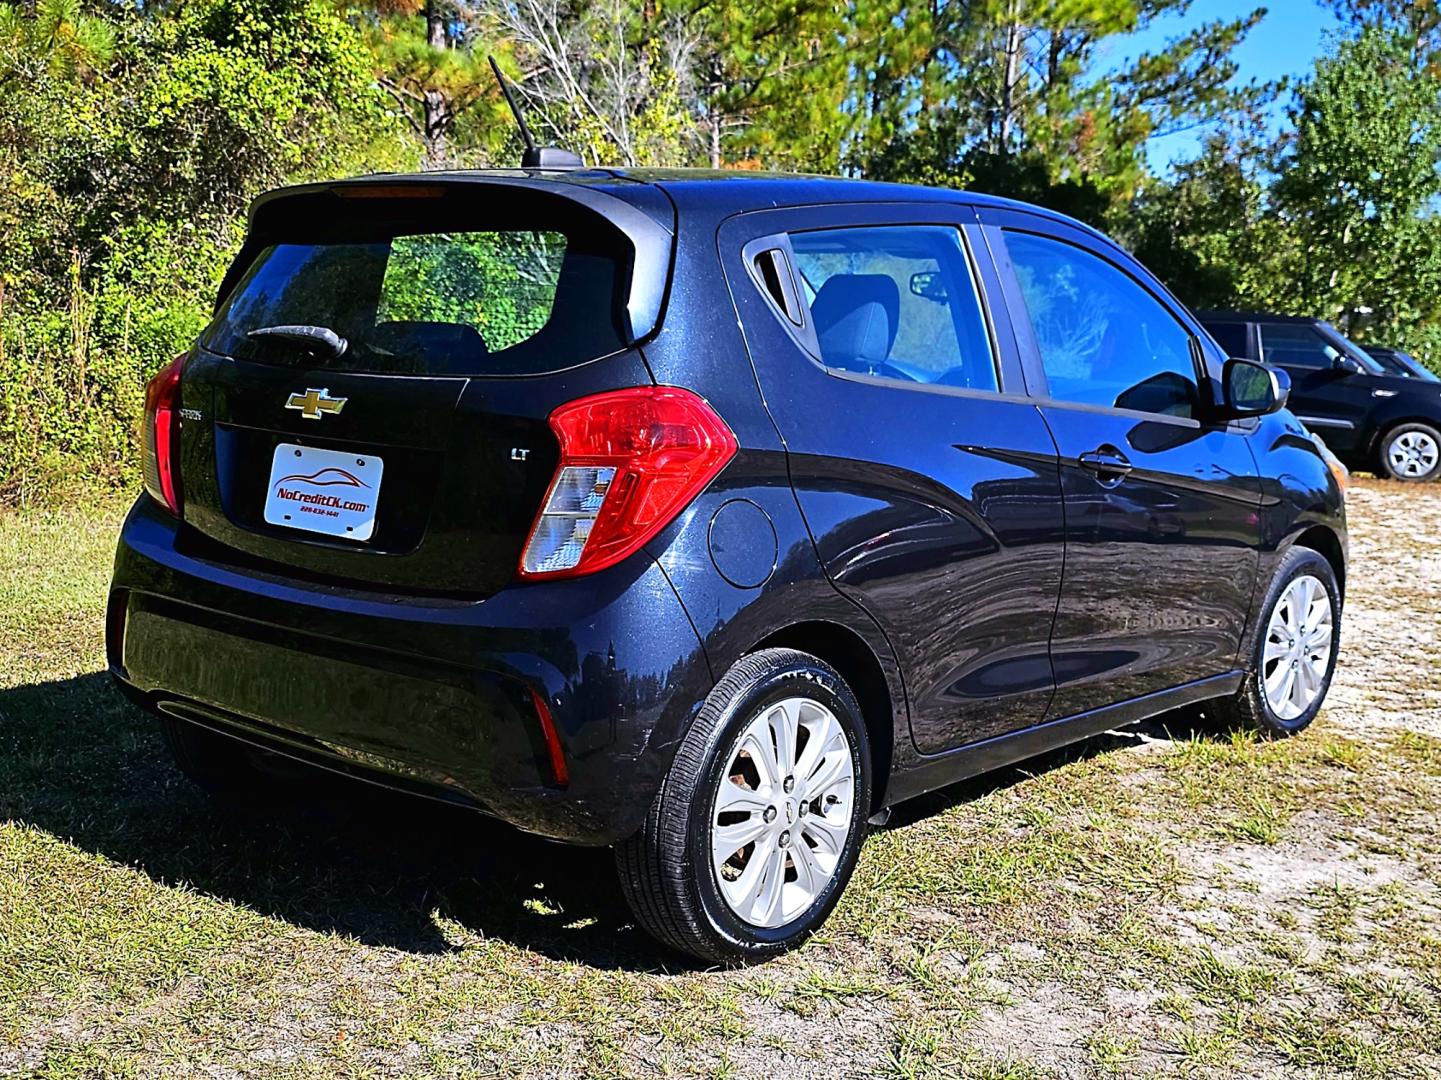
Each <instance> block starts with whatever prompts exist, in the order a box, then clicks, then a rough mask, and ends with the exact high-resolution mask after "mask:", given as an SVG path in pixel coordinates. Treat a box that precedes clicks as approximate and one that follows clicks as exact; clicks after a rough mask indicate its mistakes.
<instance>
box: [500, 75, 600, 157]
mask: <svg viewBox="0 0 1441 1080" xmlns="http://www.w3.org/2000/svg"><path fill="white" fill-rule="evenodd" d="M486 59H487V60H489V61H490V70H491V71H493V72H495V81H496V82H497V83H499V84H500V92H501V93H502V94H504V95H505V103H506V104H507V105H509V106H510V112H511V115H512V116H514V117H515V123H516V126H517V127H518V128H520V138H521V141H523V142H524V143H525V152H524V153H523V154H521V156H520V167H521V168H522V169H575V168H580V167H581V166H583V165H584V164H585V162H583V161H581V159H580V155H578V154H574V153H572V152H571V151H569V150H562V149H560V148H559V147H556V146H536V145H535V139H534V137H532V136H531V134H530V128H529V126H528V125H527V124H526V122H525V114H524V113H522V112H521V111H520V105H519V104H518V103H517V102H516V100H515V95H514V94H512V93H511V90H510V83H509V82H507V81H506V78H505V76H504V75H502V74H501V73H500V65H499V64H497V63H496V62H495V57H494V56H489V55H487V56H486Z"/></svg>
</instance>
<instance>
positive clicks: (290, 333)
mask: <svg viewBox="0 0 1441 1080" xmlns="http://www.w3.org/2000/svg"><path fill="white" fill-rule="evenodd" d="M245 336H246V337H250V338H259V339H261V340H265V339H267V338H275V339H277V340H280V341H292V342H294V343H295V344H297V345H303V346H305V347H306V348H307V349H309V350H310V351H311V352H313V353H315V354H316V355H317V356H326V357H329V358H330V359H332V360H338V359H339V358H340V357H342V356H344V355H345V349H346V346H347V345H349V342H347V341H346V340H345V339H344V338H343V337H341V336H340V335H339V334H337V333H336V332H335V331H334V330H332V329H330V327H328V326H262V327H260V328H259V329H258V330H251V331H250V332H249V333H247V334H246V335H245Z"/></svg>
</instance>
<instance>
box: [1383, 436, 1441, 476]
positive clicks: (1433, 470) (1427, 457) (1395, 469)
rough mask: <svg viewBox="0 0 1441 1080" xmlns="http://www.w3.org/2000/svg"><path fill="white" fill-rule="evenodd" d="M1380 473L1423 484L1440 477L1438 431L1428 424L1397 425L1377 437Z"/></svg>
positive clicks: (1440, 451) (1440, 450)
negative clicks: (1379, 446)
mask: <svg viewBox="0 0 1441 1080" xmlns="http://www.w3.org/2000/svg"><path fill="white" fill-rule="evenodd" d="M1379 457H1380V468H1379V470H1378V471H1379V472H1380V473H1381V475H1382V476H1388V477H1390V478H1391V479H1392V480H1406V481H1410V482H1413V483H1424V482H1425V481H1427V480H1435V479H1436V477H1437V476H1441V432H1438V431H1437V430H1436V429H1435V428H1433V427H1432V426H1431V425H1430V424H1400V425H1398V426H1397V427H1394V428H1392V429H1391V430H1390V431H1388V432H1386V434H1385V435H1384V436H1382V438H1381V448H1380V451H1379Z"/></svg>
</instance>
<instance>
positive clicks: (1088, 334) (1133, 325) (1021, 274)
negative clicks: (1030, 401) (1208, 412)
mask: <svg viewBox="0 0 1441 1080" xmlns="http://www.w3.org/2000/svg"><path fill="white" fill-rule="evenodd" d="M1006 247H1007V249H1008V250H1009V251H1010V254H1011V261H1012V263H1013V264H1014V265H1015V268H1016V276H1017V277H1018V278H1019V279H1020V283H1021V292H1022V294H1023V295H1024V297H1025V301H1026V307H1027V309H1028V310H1029V311H1030V315H1031V324H1032V326H1033V327H1034V329H1035V333H1036V344H1037V345H1038V347H1039V348H1040V351H1041V363H1042V365H1043V366H1044V367H1045V370H1046V380H1047V382H1049V383H1050V389H1051V396H1052V397H1053V398H1057V399H1060V400H1062V401H1076V402H1082V403H1084V404H1088V405H1106V406H1114V407H1116V408H1122V409H1139V410H1141V411H1143V412H1153V413H1165V414H1167V415H1170V416H1191V415H1193V414H1194V413H1195V409H1196V403H1197V401H1199V400H1200V395H1199V393H1198V392H1197V387H1196V367H1195V362H1194V361H1193V360H1192V358H1191V335H1190V333H1189V332H1188V331H1187V330H1186V328H1185V327H1184V326H1183V325H1182V324H1181V323H1180V322H1178V321H1177V320H1176V319H1175V317H1174V316H1172V315H1171V313H1170V312H1169V311H1167V310H1166V309H1165V308H1164V307H1163V306H1162V305H1161V303H1160V302H1159V301H1158V300H1156V298H1155V297H1153V296H1152V295H1151V294H1150V293H1148V292H1147V291H1146V290H1145V289H1143V288H1142V287H1141V286H1140V284H1139V283H1138V282H1136V281H1135V280H1134V279H1133V278H1131V277H1130V275H1128V274H1126V273H1124V272H1123V271H1121V270H1120V269H1118V268H1117V267H1115V266H1112V265H1111V264H1110V263H1108V262H1106V261H1105V260H1104V259H1101V258H1099V257H1098V256H1095V255H1092V254H1091V253H1090V252H1087V251H1083V250H1082V249H1081V248H1078V247H1074V246H1072V245H1071V244H1067V243H1064V242H1062V241H1060V240H1053V239H1050V238H1048V237H1043V236H1034V235H1031V234H1029V233H1008V234H1007V237H1006Z"/></svg>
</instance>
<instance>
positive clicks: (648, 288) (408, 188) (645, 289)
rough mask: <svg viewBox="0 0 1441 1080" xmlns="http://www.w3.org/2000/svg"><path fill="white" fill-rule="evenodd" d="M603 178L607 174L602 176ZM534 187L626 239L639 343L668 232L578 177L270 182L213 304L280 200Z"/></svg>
mask: <svg viewBox="0 0 1441 1080" xmlns="http://www.w3.org/2000/svg"><path fill="white" fill-rule="evenodd" d="M607 179H611V178H610V177H609V176H607ZM507 189H509V190H516V189H520V190H525V191H535V192H542V193H544V194H546V195H549V196H552V197H554V198H557V199H564V200H566V201H568V202H570V203H572V204H574V205H576V206H579V207H581V208H583V209H585V210H587V211H589V212H591V213H593V214H595V215H596V216H597V217H599V218H601V219H602V220H603V221H605V222H606V223H607V224H608V225H609V226H610V227H611V228H612V229H614V230H615V231H616V232H617V233H619V234H620V236H621V237H622V238H623V239H624V240H625V241H626V243H627V245H628V246H629V248H630V274H629V279H628V281H627V283H626V286H625V304H624V308H623V315H624V318H625V323H626V326H625V327H624V329H625V330H626V335H627V337H628V338H629V343H630V344H635V343H637V342H640V341H643V340H644V339H646V338H647V337H649V336H650V335H651V334H653V333H654V332H655V330H656V327H657V326H658V325H659V323H660V316H661V309H662V308H663V307H664V304H665V297H666V288H667V286H668V284H669V282H670V267H671V259H672V256H673V249H674V246H675V232H674V229H673V228H667V227H666V226H665V225H664V224H662V223H661V222H659V221H657V220H656V219H655V218H654V217H652V216H651V215H650V214H647V213H646V212H645V211H643V210H641V209H639V208H638V207H636V206H634V205H632V204H631V203H629V202H627V201H626V200H624V199H621V198H617V197H616V196H615V195H611V194H609V193H608V192H606V191H603V190H601V189H599V188H596V187H591V186H589V185H586V184H584V183H575V182H566V181H556V180H546V179H540V178H537V177H535V176H530V175H527V174H523V173H521V174H517V173H496V174H485V173H421V174H403V175H393V176H385V175H380V176H367V177H361V178H357V179H354V180H337V181H328V182H324V183H318V184H303V185H299V186H296V187H287V188H277V189H276V190H274V191H269V192H266V193H265V194H264V195H261V196H260V197H259V198H257V199H256V200H255V201H254V202H253V203H251V205H250V217H249V222H248V228H247V232H246V239H245V244H244V246H243V247H242V248H241V251H240V253H239V255H237V257H236V259H235V261H234V262H233V263H232V264H231V267H230V269H229V270H228V271H227V272H226V274H225V279H224V280H223V281H222V282H221V284H220V292H219V295H218V296H217V298H216V306H217V308H218V306H219V305H220V304H221V303H223V302H224V300H225V298H226V297H227V296H229V295H230V292H231V290H232V289H234V288H235V286H236V284H237V283H238V281H239V278H240V275H241V274H242V273H243V272H244V270H245V268H246V266H247V265H248V264H249V261H250V260H249V258H246V257H245V256H247V255H248V254H250V253H252V252H253V251H254V250H255V249H257V248H259V247H261V246H262V245H261V244H260V243H257V242H256V238H257V237H263V236H264V234H265V232H266V230H267V225H268V223H269V222H271V221H273V220H274V219H275V218H276V217H277V215H278V212H279V211H280V210H281V209H282V208H283V207H285V206H286V204H288V203H290V202H292V201H294V200H297V199H313V198H315V197H316V196H324V195H335V196H337V197H340V198H407V197H411V198H413V197H417V196H418V197H421V198H424V197H426V195H425V194H424V193H427V192H434V193H435V194H436V195H444V196H451V195H456V194H460V193H461V192H467V193H469V192H473V193H474V194H475V195H476V196H477V197H478V198H480V199H485V198H487V197H489V198H495V197H496V196H498V195H500V194H501V193H502V192H504V191H505V190H507Z"/></svg>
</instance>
